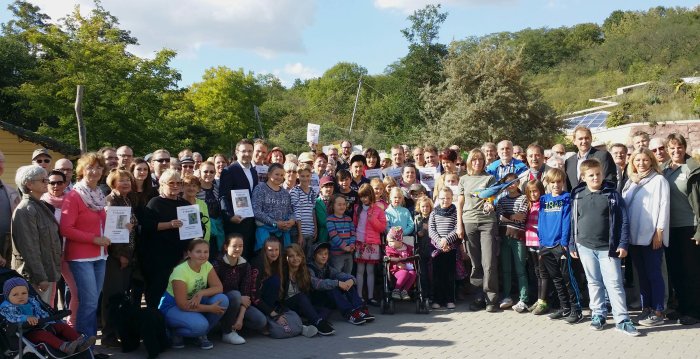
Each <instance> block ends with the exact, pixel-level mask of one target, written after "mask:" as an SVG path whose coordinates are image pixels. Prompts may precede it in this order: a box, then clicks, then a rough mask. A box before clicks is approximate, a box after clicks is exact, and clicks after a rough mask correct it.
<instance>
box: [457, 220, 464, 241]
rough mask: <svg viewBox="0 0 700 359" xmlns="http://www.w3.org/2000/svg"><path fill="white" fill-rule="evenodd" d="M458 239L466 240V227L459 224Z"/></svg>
mask: <svg viewBox="0 0 700 359" xmlns="http://www.w3.org/2000/svg"><path fill="white" fill-rule="evenodd" d="M457 237H458V238H459V239H464V225H463V224H462V223H457Z"/></svg>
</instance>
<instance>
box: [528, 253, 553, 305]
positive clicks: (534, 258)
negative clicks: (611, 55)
mask: <svg viewBox="0 0 700 359" xmlns="http://www.w3.org/2000/svg"><path fill="white" fill-rule="evenodd" d="M527 253H528V256H529V257H530V263H532V266H533V267H534V268H535V277H537V299H538V300H543V301H546V300H547V290H548V289H549V288H548V286H549V273H548V272H547V268H545V267H544V260H542V256H540V254H539V252H538V251H532V250H528V252H527Z"/></svg>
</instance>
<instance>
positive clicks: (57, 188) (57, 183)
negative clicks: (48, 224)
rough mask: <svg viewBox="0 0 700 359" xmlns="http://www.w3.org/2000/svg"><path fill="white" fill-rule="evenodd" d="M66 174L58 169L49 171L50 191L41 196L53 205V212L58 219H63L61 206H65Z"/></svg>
mask: <svg viewBox="0 0 700 359" xmlns="http://www.w3.org/2000/svg"><path fill="white" fill-rule="evenodd" d="M67 186H68V182H66V175H65V174H64V173H63V172H61V171H57V170H53V171H51V172H49V187H48V191H46V193H44V194H43V195H42V196H41V200H42V201H44V202H46V203H48V204H50V205H51V207H53V210H54V211H53V214H54V217H56V221H60V220H61V207H62V206H63V196H64V195H65V194H66V187H67Z"/></svg>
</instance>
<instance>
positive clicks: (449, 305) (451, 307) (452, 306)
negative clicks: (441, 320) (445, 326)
mask: <svg viewBox="0 0 700 359" xmlns="http://www.w3.org/2000/svg"><path fill="white" fill-rule="evenodd" d="M455 308H457V306H456V305H455V304H454V303H452V302H449V303H447V309H455Z"/></svg>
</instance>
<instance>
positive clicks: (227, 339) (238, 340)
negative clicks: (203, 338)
mask: <svg viewBox="0 0 700 359" xmlns="http://www.w3.org/2000/svg"><path fill="white" fill-rule="evenodd" d="M221 341H222V342H224V343H228V344H233V345H240V344H245V339H243V337H242V336H240V335H238V333H236V331H235V330H234V331H231V333H228V334H224V335H222V336H221Z"/></svg>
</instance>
